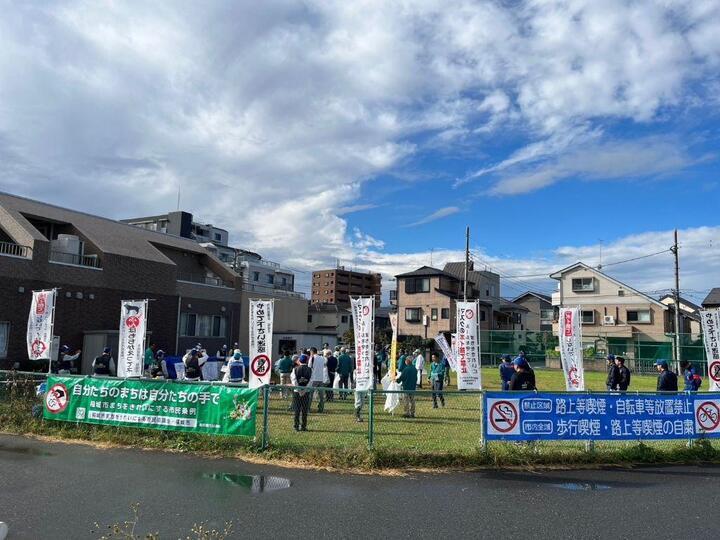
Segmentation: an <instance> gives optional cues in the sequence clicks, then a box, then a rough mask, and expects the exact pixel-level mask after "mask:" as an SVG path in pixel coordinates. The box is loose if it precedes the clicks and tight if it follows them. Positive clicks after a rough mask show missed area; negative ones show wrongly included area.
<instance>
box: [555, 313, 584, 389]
mask: <svg viewBox="0 0 720 540" xmlns="http://www.w3.org/2000/svg"><path fill="white" fill-rule="evenodd" d="M558 334H559V335H558V337H559V339H560V360H561V361H562V367H563V372H564V373H565V388H566V389H567V390H568V391H569V392H582V391H584V390H585V371H584V369H583V349H582V327H581V326H580V308H579V307H574V308H560V317H559V320H558Z"/></svg>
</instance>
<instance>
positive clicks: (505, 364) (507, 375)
mask: <svg viewBox="0 0 720 540" xmlns="http://www.w3.org/2000/svg"><path fill="white" fill-rule="evenodd" d="M500 358H501V360H502V362H501V364H500V366H499V368H498V369H499V371H500V386H501V388H502V389H503V390H510V381H511V380H512V377H513V375H515V366H514V365H513V362H512V357H511V356H510V355H509V354H503V355H502V356H501V357H500Z"/></svg>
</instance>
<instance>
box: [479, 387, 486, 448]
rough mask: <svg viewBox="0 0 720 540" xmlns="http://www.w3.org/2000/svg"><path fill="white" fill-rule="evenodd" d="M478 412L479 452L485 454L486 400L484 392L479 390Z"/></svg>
mask: <svg viewBox="0 0 720 540" xmlns="http://www.w3.org/2000/svg"><path fill="white" fill-rule="evenodd" d="M480 410H481V413H480V450H481V451H483V452H487V450H488V442H487V437H486V436H485V432H486V431H487V424H486V423H485V415H486V410H487V400H486V399H485V390H480Z"/></svg>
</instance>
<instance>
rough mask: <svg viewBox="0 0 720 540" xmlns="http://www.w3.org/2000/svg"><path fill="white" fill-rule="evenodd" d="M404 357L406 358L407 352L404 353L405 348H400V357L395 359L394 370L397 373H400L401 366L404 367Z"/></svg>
mask: <svg viewBox="0 0 720 540" xmlns="http://www.w3.org/2000/svg"><path fill="white" fill-rule="evenodd" d="M405 358H407V354H406V353H405V349H402V350H400V358H398V360H397V364H396V366H397V367H396V368H395V369H396V370H397V372H398V373H400V372H401V371H402V370H403V368H404V367H405Z"/></svg>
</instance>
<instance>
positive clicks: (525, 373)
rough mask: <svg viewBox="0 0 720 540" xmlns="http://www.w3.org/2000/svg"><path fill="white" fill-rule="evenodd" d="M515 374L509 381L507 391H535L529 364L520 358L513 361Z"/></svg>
mask: <svg viewBox="0 0 720 540" xmlns="http://www.w3.org/2000/svg"><path fill="white" fill-rule="evenodd" d="M513 366H514V368H515V373H514V374H513V376H512V379H510V388H509V390H537V388H536V387H535V373H534V372H533V370H532V368H531V367H530V364H528V362H527V360H525V358H523V357H522V356H518V357H517V358H515V360H513Z"/></svg>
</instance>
